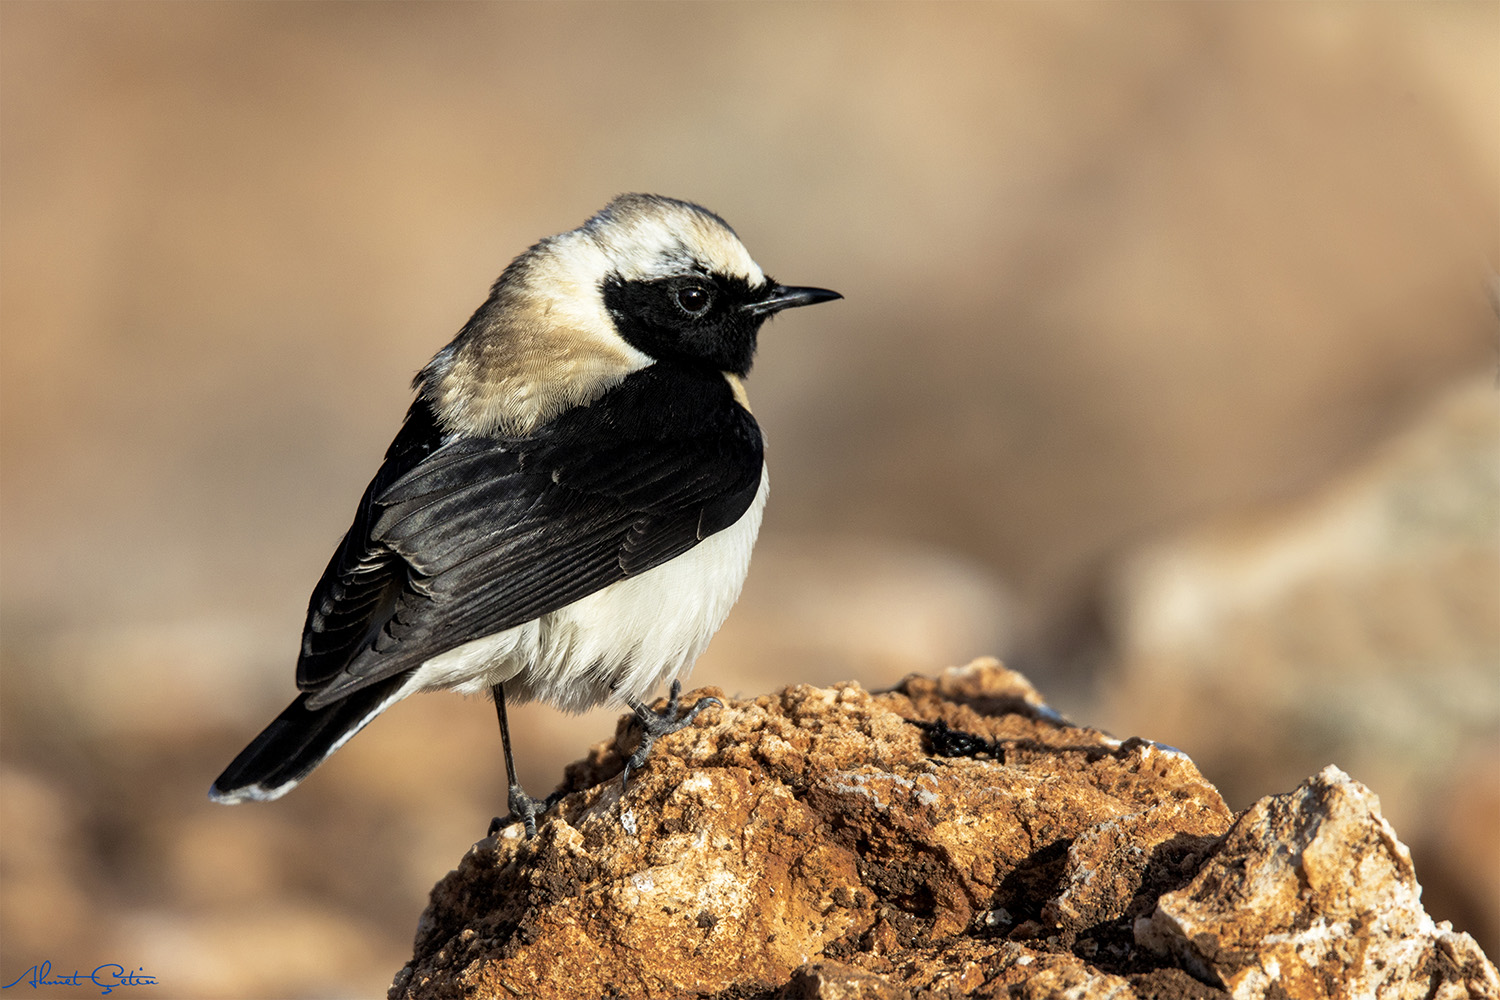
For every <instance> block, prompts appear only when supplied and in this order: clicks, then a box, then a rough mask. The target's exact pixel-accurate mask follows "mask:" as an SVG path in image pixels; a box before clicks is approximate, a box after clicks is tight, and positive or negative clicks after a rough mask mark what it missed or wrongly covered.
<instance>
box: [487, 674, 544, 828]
mask: <svg viewBox="0 0 1500 1000" xmlns="http://www.w3.org/2000/svg"><path fill="white" fill-rule="evenodd" d="M490 691H491V692H492V693H493V694H494V696H495V714H496V715H497V716H498V717H499V719H500V745H501V747H502V748H504V750H505V775H506V777H507V778H508V779H509V781H510V790H509V801H508V802H507V803H506V805H507V807H508V808H509V809H510V815H509V816H507V817H505V819H504V820H502V819H501V818H500V817H499V816H496V817H495V818H494V819H492V820H490V830H489V833H488V834H486V836H489V837H493V836H494V835H495V834H497V833H499V832H500V829H501V828H502V827H505V826H508V825H510V823H513V822H515V821H516V820H518V819H519V820H520V821H521V822H522V823H525V824H526V836H527V837H535V836H536V818H537V817H538V816H540V815H541V814H542V813H544V812H546V811H547V810H548V809H551V808H552V807H553V806H554V805H556V804H557V800H558V799H560V798H562V794H563V793H562V792H561V791H558V792H554V793H552V794H551V795H549V796H547V797H546V798H545V799H534V798H532V797H531V796H530V795H527V794H526V792H525V791H524V790H523V789H522V788H521V783H520V782H519V781H518V780H516V761H515V758H514V757H512V756H511V753H510V723H509V722H508V721H507V720H506V718H505V684H504V683H503V682H502V683H500V684H496V685H494V686H493V687H491V688H490Z"/></svg>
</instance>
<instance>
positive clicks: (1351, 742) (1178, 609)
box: [1098, 377, 1500, 941]
mask: <svg viewBox="0 0 1500 1000" xmlns="http://www.w3.org/2000/svg"><path fill="white" fill-rule="evenodd" d="M1107 588H1108V592H1107V596H1106V598H1105V601H1106V609H1107V610H1106V614H1105V618H1106V621H1107V622H1108V625H1109V627H1110V632H1111V634H1112V638H1113V648H1112V649H1111V651H1110V652H1109V653H1108V654H1107V662H1108V667H1107V673H1106V676H1105V677H1104V680H1103V684H1102V686H1101V688H1100V690H1099V694H1098V705H1099V711H1100V712H1101V713H1104V714H1105V715H1107V717H1108V718H1109V720H1110V721H1111V722H1112V723H1113V724H1116V725H1118V726H1120V727H1121V728H1122V730H1124V731H1127V732H1132V733H1134V732H1146V733H1150V734H1152V736H1153V737H1154V738H1156V739H1159V740H1163V741H1166V742H1168V743H1171V744H1173V745H1175V746H1179V747H1181V748H1183V749H1184V750H1186V751H1187V752H1188V753H1189V754H1190V755H1191V756H1192V758H1193V759H1194V760H1195V761H1196V762H1197V763H1198V766H1199V767H1201V768H1202V769H1203V771H1204V773H1205V774H1209V775H1212V776H1213V779H1214V781H1215V783H1216V784H1217V785H1218V786H1219V789H1220V791H1221V792H1223V794H1224V795H1225V797H1226V799H1227V800H1228V801H1229V803H1230V805H1231V806H1234V807H1236V808H1244V807H1245V806H1246V805H1247V804H1248V803H1249V802H1251V801H1253V800H1254V799H1256V798H1258V797H1260V796H1262V795H1264V794H1267V793H1268V792H1269V791H1271V790H1273V789H1275V788H1277V787H1282V786H1289V785H1290V784H1291V783H1292V782H1294V781H1295V780H1296V778H1295V776H1296V775H1298V774H1301V773H1303V772H1304V771H1307V770H1308V769H1309V765H1310V764H1313V765H1314V766H1315V762H1323V761H1338V762H1339V765H1340V766H1341V767H1344V768H1346V769H1347V770H1349V771H1351V772H1354V773H1358V774H1360V775H1361V776H1363V778H1364V779H1365V780H1366V781H1367V782H1368V783H1369V785H1370V786H1371V787H1373V788H1379V789H1380V796H1381V801H1382V802H1384V803H1386V810H1387V812H1388V813H1389V814H1390V817H1391V821H1392V823H1395V824H1398V825H1399V826H1401V827H1402V828H1404V829H1405V830H1406V831H1408V832H1407V834H1406V836H1407V839H1408V840H1409V841H1410V842H1412V843H1413V845H1414V846H1413V853H1414V856H1415V859H1416V863H1417V870H1418V872H1419V874H1420V875H1421V876H1422V879H1423V884H1424V885H1426V886H1427V889H1428V900H1427V902H1428V905H1429V906H1432V907H1434V910H1435V912H1444V913H1445V915H1446V916H1448V917H1450V918H1451V919H1453V920H1456V921H1458V922H1459V923H1461V924H1463V925H1464V926H1466V927H1468V928H1470V929H1472V931H1473V932H1474V933H1475V934H1476V935H1478V936H1479V937H1480V938H1481V939H1484V940H1490V941H1493V940H1495V939H1496V938H1497V936H1500V396H1497V393H1496V389H1495V382H1494V379H1493V377H1484V378H1480V379H1476V380H1473V381H1469V382H1465V383H1462V384H1460V385H1457V386H1455V387H1453V388H1452V389H1451V390H1449V391H1448V392H1447V393H1445V394H1443V395H1442V396H1441V397H1440V398H1439V399H1438V400H1437V401H1436V402H1435V403H1434V404H1433V405H1432V407H1431V408H1430V409H1429V410H1428V412H1427V413H1425V414H1424V415H1423V416H1422V418H1421V419H1420V420H1418V421H1417V422H1416V424H1415V425H1413V426H1411V427H1409V428H1407V429H1406V430H1404V431H1403V432H1401V433H1400V434H1399V435H1397V436H1396V437H1395V438H1394V439H1393V440H1391V441H1389V442H1387V443H1386V444H1384V445H1383V446H1381V447H1380V448H1379V449H1378V450H1377V451H1376V452H1375V454H1373V455H1372V456H1370V457H1369V458H1368V459H1367V460H1365V461H1364V462H1362V463H1360V464H1358V465H1357V466H1355V467H1354V468H1351V469H1348V470H1346V471H1344V472H1342V473H1340V474H1339V475H1337V476H1335V477H1333V478H1332V479H1331V480H1330V481H1329V482H1328V483H1326V484H1325V485H1323V486H1321V487H1320V488H1319V489H1318V490H1316V491H1315V492H1314V493H1312V494H1311V495H1309V496H1307V497H1304V498H1302V499H1300V500H1296V501H1291V502H1287V503H1284V504H1279V505H1276V506H1274V507H1268V508H1262V509H1259V510H1256V511H1252V512H1249V513H1240V514H1227V515H1221V516H1218V517H1216V518H1213V519H1211V520H1209V521H1208V522H1207V523H1205V524H1203V525H1201V526H1199V527H1197V528H1194V529H1192V530H1189V531H1185V532H1183V533H1181V534H1178V535H1176V536H1175V537H1170V538H1166V539H1163V540H1162V541H1160V542H1157V543H1153V544H1151V545H1148V546H1143V547H1142V548H1140V549H1139V550H1137V551H1136V552H1134V553H1133V554H1131V555H1130V556H1128V557H1127V558H1125V559H1123V560H1122V561H1121V563H1120V565H1119V567H1118V568H1117V570H1116V571H1115V572H1114V573H1112V574H1111V575H1110V577H1109V579H1108V581H1107Z"/></svg>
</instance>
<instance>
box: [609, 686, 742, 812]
mask: <svg viewBox="0 0 1500 1000" xmlns="http://www.w3.org/2000/svg"><path fill="white" fill-rule="evenodd" d="M681 696H682V682H681V681H673V682H672V689H671V691H670V692H669V693H668V695H667V707H666V709H665V710H663V711H661V712H654V711H652V710H651V709H649V708H647V707H646V706H645V705H644V704H642V703H641V702H638V701H628V702H626V704H628V705H629V706H630V709H631V711H633V712H634V713H635V718H636V721H637V722H639V723H640V724H641V743H640V746H638V747H636V748H635V753H633V754H631V755H630V756H629V757H627V758H626V759H625V767H624V769H623V770H622V771H621V772H620V794H621V795H622V796H623V795H624V794H625V793H626V792H628V791H629V790H630V772H631V771H637V770H639V769H640V768H641V767H642V766H644V765H645V763H646V758H647V757H648V756H649V755H650V753H651V748H652V747H653V746H654V745H655V744H656V741H657V740H658V739H660V738H661V737H663V736H670V735H671V734H672V733H675V732H677V731H678V730H681V729H686V728H687V727H688V726H690V725H692V724H693V720H694V719H696V718H697V717H698V713H699V712H701V711H703V710H704V709H705V708H710V707H712V706H719V707H721V708H722V707H723V704H724V703H723V702H721V701H720V700H719V699H717V698H700V699H698V703H697V704H695V705H694V706H693V707H692V708H690V709H688V710H687V712H686V713H685V714H683V715H682V716H681V717H680V718H679V717H678V715H677V713H678V710H679V709H680V707H681Z"/></svg>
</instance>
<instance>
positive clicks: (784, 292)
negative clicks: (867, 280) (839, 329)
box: [744, 285, 843, 316]
mask: <svg viewBox="0 0 1500 1000" xmlns="http://www.w3.org/2000/svg"><path fill="white" fill-rule="evenodd" d="M841 298H843V296H842V295H840V294H839V293H838V292H832V291H829V290H828V289H826V288H788V287H787V286H786V285H773V286H772V287H771V288H769V289H767V291H766V297H765V298H763V299H761V300H760V301H759V302H751V303H750V304H749V305H747V306H745V307H744V308H745V312H747V313H749V314H750V315H752V316H771V315H773V314H775V313H779V312H781V310H783V309H795V308H797V307H798V306H812V305H817V304H818V303H819V302H831V301H833V300H834V299H841Z"/></svg>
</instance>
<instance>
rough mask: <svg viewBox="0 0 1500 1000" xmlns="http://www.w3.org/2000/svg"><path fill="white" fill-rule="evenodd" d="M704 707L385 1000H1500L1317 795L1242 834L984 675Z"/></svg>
mask: <svg viewBox="0 0 1500 1000" xmlns="http://www.w3.org/2000/svg"><path fill="white" fill-rule="evenodd" d="M710 692H711V693H714V694H715V695H717V696H718V697H720V698H721V699H723V701H724V707H723V708H722V709H718V710H708V711H705V712H704V713H703V714H702V715H701V716H700V717H699V719H698V721H697V722H696V723H695V725H694V726H693V727H691V728H690V729H687V730H684V731H683V732H681V733H678V734H676V735H674V736H672V737H669V738H667V739H665V740H663V741H662V742H661V743H660V744H658V746H657V748H656V750H655V752H654V755H653V756H652V758H651V760H650V762H649V764H648V766H647V767H646V768H645V769H644V771H642V772H641V773H640V774H639V775H638V776H636V777H635V779H634V780H633V782H632V784H631V787H630V792H629V794H628V795H627V796H625V797H624V798H623V800H622V797H621V793H620V786H619V782H618V781H617V780H616V779H617V776H618V772H619V769H620V765H621V761H622V750H623V752H625V753H628V752H629V750H630V749H631V748H632V747H633V744H634V737H633V735H631V734H630V731H629V729H628V727H627V726H626V724H625V722H624V721H622V723H621V726H620V728H619V730H618V731H617V734H616V739H615V740H614V741H611V742H609V743H604V744H600V745H599V746H596V747H595V748H594V749H593V750H592V751H591V753H590V755H589V757H588V758H587V759H585V760H584V761H581V762H579V763H578V764H575V765H573V766H572V767H571V768H569V771H568V775H567V779H566V787H567V788H569V789H570V793H569V794H568V795H567V796H566V797H565V798H564V799H563V800H562V802H561V803H560V804H559V806H558V807H557V808H556V809H555V810H554V811H553V812H551V813H549V814H548V815H547V818H546V821H545V822H544V823H543V824H542V826H541V829H540V831H539V833H538V835H537V837H536V838H535V839H533V840H529V841H528V840H526V839H525V838H524V837H523V836H522V831H521V828H520V826H519V825H512V826H510V827H508V828H506V829H504V830H502V831H500V833H499V834H498V835H497V836H496V837H493V838H487V839H485V840H483V841H480V842H479V843H478V844H476V845H475V846H474V847H473V849H471V850H470V851H469V853H468V854H467V855H466V856H465V857H464V859H463V860H462V862H461V863H460V864H459V867H458V868H457V869H456V870H455V871H453V872H451V873H450V874H449V875H448V876H447V877H446V878H444V879H443V880H442V881H441V882H439V884H438V885H437V886H436V887H435V888H434V889H433V892H432V898H431V902H430V905H429V906H428V909H427V911H426V913H424V914H423V916H422V920H421V922H420V925H419V928H418V933H417V940H416V946H415V952H414V955H413V958H412V960H411V962H410V963H408V964H407V966H406V967H405V968H403V969H402V970H401V971H400V973H398V975H397V976H396V979H395V982H394V984H393V985H392V987H391V991H390V996H391V997H393V998H408V1000H435V998H448V997H455V998H456V997H464V998H470V1000H473V998H490V997H495V998H507V997H513V996H527V997H537V998H548V997H697V996H706V997H723V998H728V997H736V998H751V997H760V998H766V1000H770V998H773V997H786V998H791V997H821V998H829V1000H833V998H870V1000H885V998H895V997H903V998H904V997H968V996H973V997H997V998H998V997H1006V998H1012V997H1035V998H1038V1000H1040V998H1044V997H1056V996H1068V997H1077V998H1093V997H1114V998H1122V1000H1124V998H1141V1000H1146V998H1163V1000H1166V998H1174V1000H1182V998H1189V997H1193V998H1211V997H1227V996H1229V995H1233V996H1235V997H1237V998H1239V997H1261V996H1265V997H1273V996H1274V997H1280V996H1299V997H1300V996H1309V997H1324V996H1327V997H1344V996H1348V997H1354V996H1362V995H1371V996H1380V997H1386V996H1390V997H1406V996H1423V997H1426V996H1438V997H1450V996H1451V997H1459V996H1476V997H1495V996H1497V995H1500V994H1497V991H1496V989H1495V981H1496V980H1495V971H1494V967H1493V966H1492V965H1490V964H1489V962H1488V960H1487V959H1486V958H1485V957H1484V955H1483V954H1482V953H1481V952H1480V950H1479V948H1478V946H1477V945H1475V944H1474V942H1473V940H1472V939H1470V938H1469V937H1468V936H1467V935H1465V934H1459V933H1455V932H1454V931H1453V930H1452V929H1451V928H1450V927H1448V926H1447V925H1443V924H1434V923H1433V921H1432V920H1431V919H1430V918H1428V916H1427V915H1426V913H1424V912H1423V910H1422V908H1421V905H1420V898H1419V893H1420V889H1419V887H1418V886H1417V883H1416V881H1415V878H1414V876H1413V873H1412V868H1411V862H1410V857H1409V855H1408V854H1407V852H1406V848H1405V847H1403V846H1402V845H1401V844H1400V842H1399V841H1397V840H1396V837H1395V835H1394V833H1392V832H1391V829H1390V827H1389V825H1388V824H1386V823H1385V821H1384V820H1383V819H1381V818H1380V815H1379V812H1378V806H1377V804H1376V801H1375V799H1374V796H1373V795H1371V794H1370V793H1369V792H1368V791H1367V790H1365V789H1364V788H1363V787H1362V786H1359V785H1357V784H1356V783H1354V782H1352V781H1350V780H1349V779H1348V778H1347V777H1346V776H1344V775H1343V774H1342V772H1338V771H1337V770H1335V769H1329V770H1328V771H1325V772H1324V773H1323V774H1320V775H1318V776H1317V777H1316V778H1314V779H1312V780H1311V781H1310V782H1309V783H1308V784H1306V785H1304V786H1303V788H1301V789H1299V790H1298V791H1297V792H1295V793H1293V794H1291V795H1288V796H1278V797H1273V798H1270V799H1266V800H1264V801H1262V802H1260V803H1258V804H1257V805H1256V806H1255V807H1254V808H1252V809H1251V810H1249V811H1248V812H1246V813H1245V814H1244V815H1243V816H1242V817H1241V818H1240V819H1239V820H1238V822H1234V821H1233V817H1232V816H1231V814H1230V812H1229V810H1228V808H1227V807H1226V806H1225V805H1224V802H1223V800H1222V799H1221V798H1220V796H1219V794H1218V792H1217V791H1216V790H1215V789H1214V788H1213V786H1212V785H1210V784H1209V783H1208V782H1207V781H1206V780H1205V779H1204V778H1203V776H1202V775H1201V774H1200V773H1199V772H1198V769H1197V768H1196V767H1195V766H1194V764H1193V762H1192V761H1191V760H1189V759H1188V758H1187V756H1186V755H1184V754H1183V753H1181V752H1180V751H1177V750H1174V749H1172V748H1171V747H1166V746H1162V745H1160V744H1156V743H1152V742H1149V741H1146V740H1141V739H1131V740H1125V741H1120V740H1116V739H1113V738H1111V737H1109V736H1107V735H1105V734H1103V733H1101V732H1099V731H1097V730H1093V729H1088V728H1082V727H1078V726H1074V725H1071V724H1069V723H1068V722H1066V721H1065V720H1063V719H1062V718H1061V717H1059V716H1058V715H1057V714H1056V713H1055V712H1053V711H1052V710H1051V709H1049V708H1048V707H1047V706H1046V705H1045V704H1044V703H1043V702H1042V700H1041V698H1040V697H1039V696H1038V695H1037V692H1036V691H1035V690H1034V689H1033V688H1032V687H1031V685H1030V684H1029V683H1028V682H1027V681H1026V680H1025V678H1023V677H1021V676H1020V675H1019V674H1016V673H1014V672H1012V671H1009V670H1007V669H1005V668H1004V667H1002V666H1000V665H999V664H998V663H997V662H995V661H993V660H989V661H983V660H982V661H976V662H975V663H973V664H970V665H969V666H967V667H963V668H955V669H951V670H948V671H945V672H944V673H943V674H942V675H941V676H940V677H938V678H936V679H929V678H921V677H911V678H908V679H907V680H906V681H904V682H903V683H902V684H901V685H900V686H899V687H898V688H896V689H895V690H893V691H890V692H885V693H879V694H872V693H869V692H867V691H865V690H863V689H862V688H860V687H859V686H858V685H856V684H842V685H836V686H834V687H832V688H827V689H820V688H813V687H808V686H797V687H791V688H787V689H785V690H783V691H780V692H778V693H776V694H773V695H765V696H762V697H760V698H756V699H754V700H734V699H729V698H727V697H725V696H724V695H723V694H722V693H720V692H717V691H712V689H709V690H708V691H704V692H699V693H698V696H703V695H704V694H707V693H710ZM1299 947H1300V948H1301V949H1302V950H1301V952H1300V953H1299V951H1298V948H1299ZM1382 963H1383V965H1382ZM1281 991H1284V992H1281Z"/></svg>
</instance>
